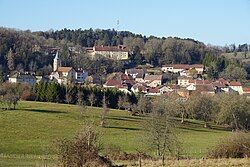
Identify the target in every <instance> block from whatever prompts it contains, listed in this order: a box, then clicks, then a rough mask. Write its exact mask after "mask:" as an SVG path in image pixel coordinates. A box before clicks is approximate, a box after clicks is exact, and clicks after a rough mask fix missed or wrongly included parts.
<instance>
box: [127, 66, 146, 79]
mask: <svg viewBox="0 0 250 167" xmlns="http://www.w3.org/2000/svg"><path fill="white" fill-rule="evenodd" d="M146 73H147V71H146V70H144V69H126V70H125V74H127V75H131V76H132V77H133V78H134V79H135V81H136V82H144V79H143V78H144V76H145V74H146Z"/></svg>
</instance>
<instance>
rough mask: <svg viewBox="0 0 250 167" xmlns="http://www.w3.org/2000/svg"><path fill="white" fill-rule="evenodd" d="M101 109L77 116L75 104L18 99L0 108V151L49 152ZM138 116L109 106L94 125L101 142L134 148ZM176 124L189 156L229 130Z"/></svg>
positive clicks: (138, 132)
mask: <svg viewBox="0 0 250 167" xmlns="http://www.w3.org/2000/svg"><path fill="white" fill-rule="evenodd" d="M101 112H102V108H95V107H88V108H87V111H85V112H84V115H83V116H81V115H80V112H79V107H78V106H76V105H67V104H56V103H42V102H27V101H22V102H20V104H19V105H18V107H17V110H11V111H3V112H0V141H1V142H0V154H2V155H13V154H15V155H26V154H28V155H46V154H51V155H53V154H54V149H53V148H54V147H53V142H54V141H55V140H56V139H58V138H63V137H66V138H72V137H73V136H74V135H75V134H76V133H77V132H79V130H80V129H81V127H82V126H83V124H89V123H91V122H93V123H94V124H96V125H97V124H98V123H99V120H100V118H99V116H100V114H101ZM142 120H143V117H139V116H131V115H130V114H129V113H128V112H126V111H120V110H110V111H109V113H108V116H107V124H106V128H101V127H97V128H98V131H99V132H100V134H101V136H102V137H101V138H102V143H103V145H104V146H105V145H107V144H115V145H119V146H120V147H121V149H122V150H123V151H126V152H136V148H138V147H139V146H140V145H139V143H138V142H139V140H140V138H141V134H142V130H141V122H142ZM176 124H177V128H176V131H177V133H178V135H179V137H180V139H181V141H182V142H183V148H184V152H185V153H186V155H188V156H191V157H201V156H203V154H204V152H205V151H206V148H208V147H210V146H212V145H214V144H215V143H216V142H217V141H218V140H219V139H220V138H221V137H223V136H226V135H228V134H229V133H230V132H228V131H226V130H225V129H223V128H220V127H216V126H213V127H212V129H205V128H203V123H202V122H200V121H194V120H188V121H187V122H186V123H184V124H180V123H179V121H178V120H177V121H176Z"/></svg>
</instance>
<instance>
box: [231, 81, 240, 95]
mask: <svg viewBox="0 0 250 167" xmlns="http://www.w3.org/2000/svg"><path fill="white" fill-rule="evenodd" d="M229 91H237V92H239V94H240V95H242V94H243V89H242V85H241V83H240V82H229Z"/></svg>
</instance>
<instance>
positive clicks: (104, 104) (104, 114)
mask: <svg viewBox="0 0 250 167" xmlns="http://www.w3.org/2000/svg"><path fill="white" fill-rule="evenodd" d="M104 91H105V90H104ZM107 103H108V102H107V99H106V96H105V92H104V96H103V100H102V107H103V112H102V114H101V122H100V126H101V127H105V124H106V117H107V114H108V111H109V108H108V104H107Z"/></svg>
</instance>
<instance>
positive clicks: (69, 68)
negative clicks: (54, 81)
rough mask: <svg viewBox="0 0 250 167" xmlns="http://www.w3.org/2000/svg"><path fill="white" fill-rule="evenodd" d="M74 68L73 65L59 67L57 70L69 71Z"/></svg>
mask: <svg viewBox="0 0 250 167" xmlns="http://www.w3.org/2000/svg"><path fill="white" fill-rule="evenodd" d="M72 69H73V68H72V67H58V69H57V71H58V72H69V71H70V70H72Z"/></svg>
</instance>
